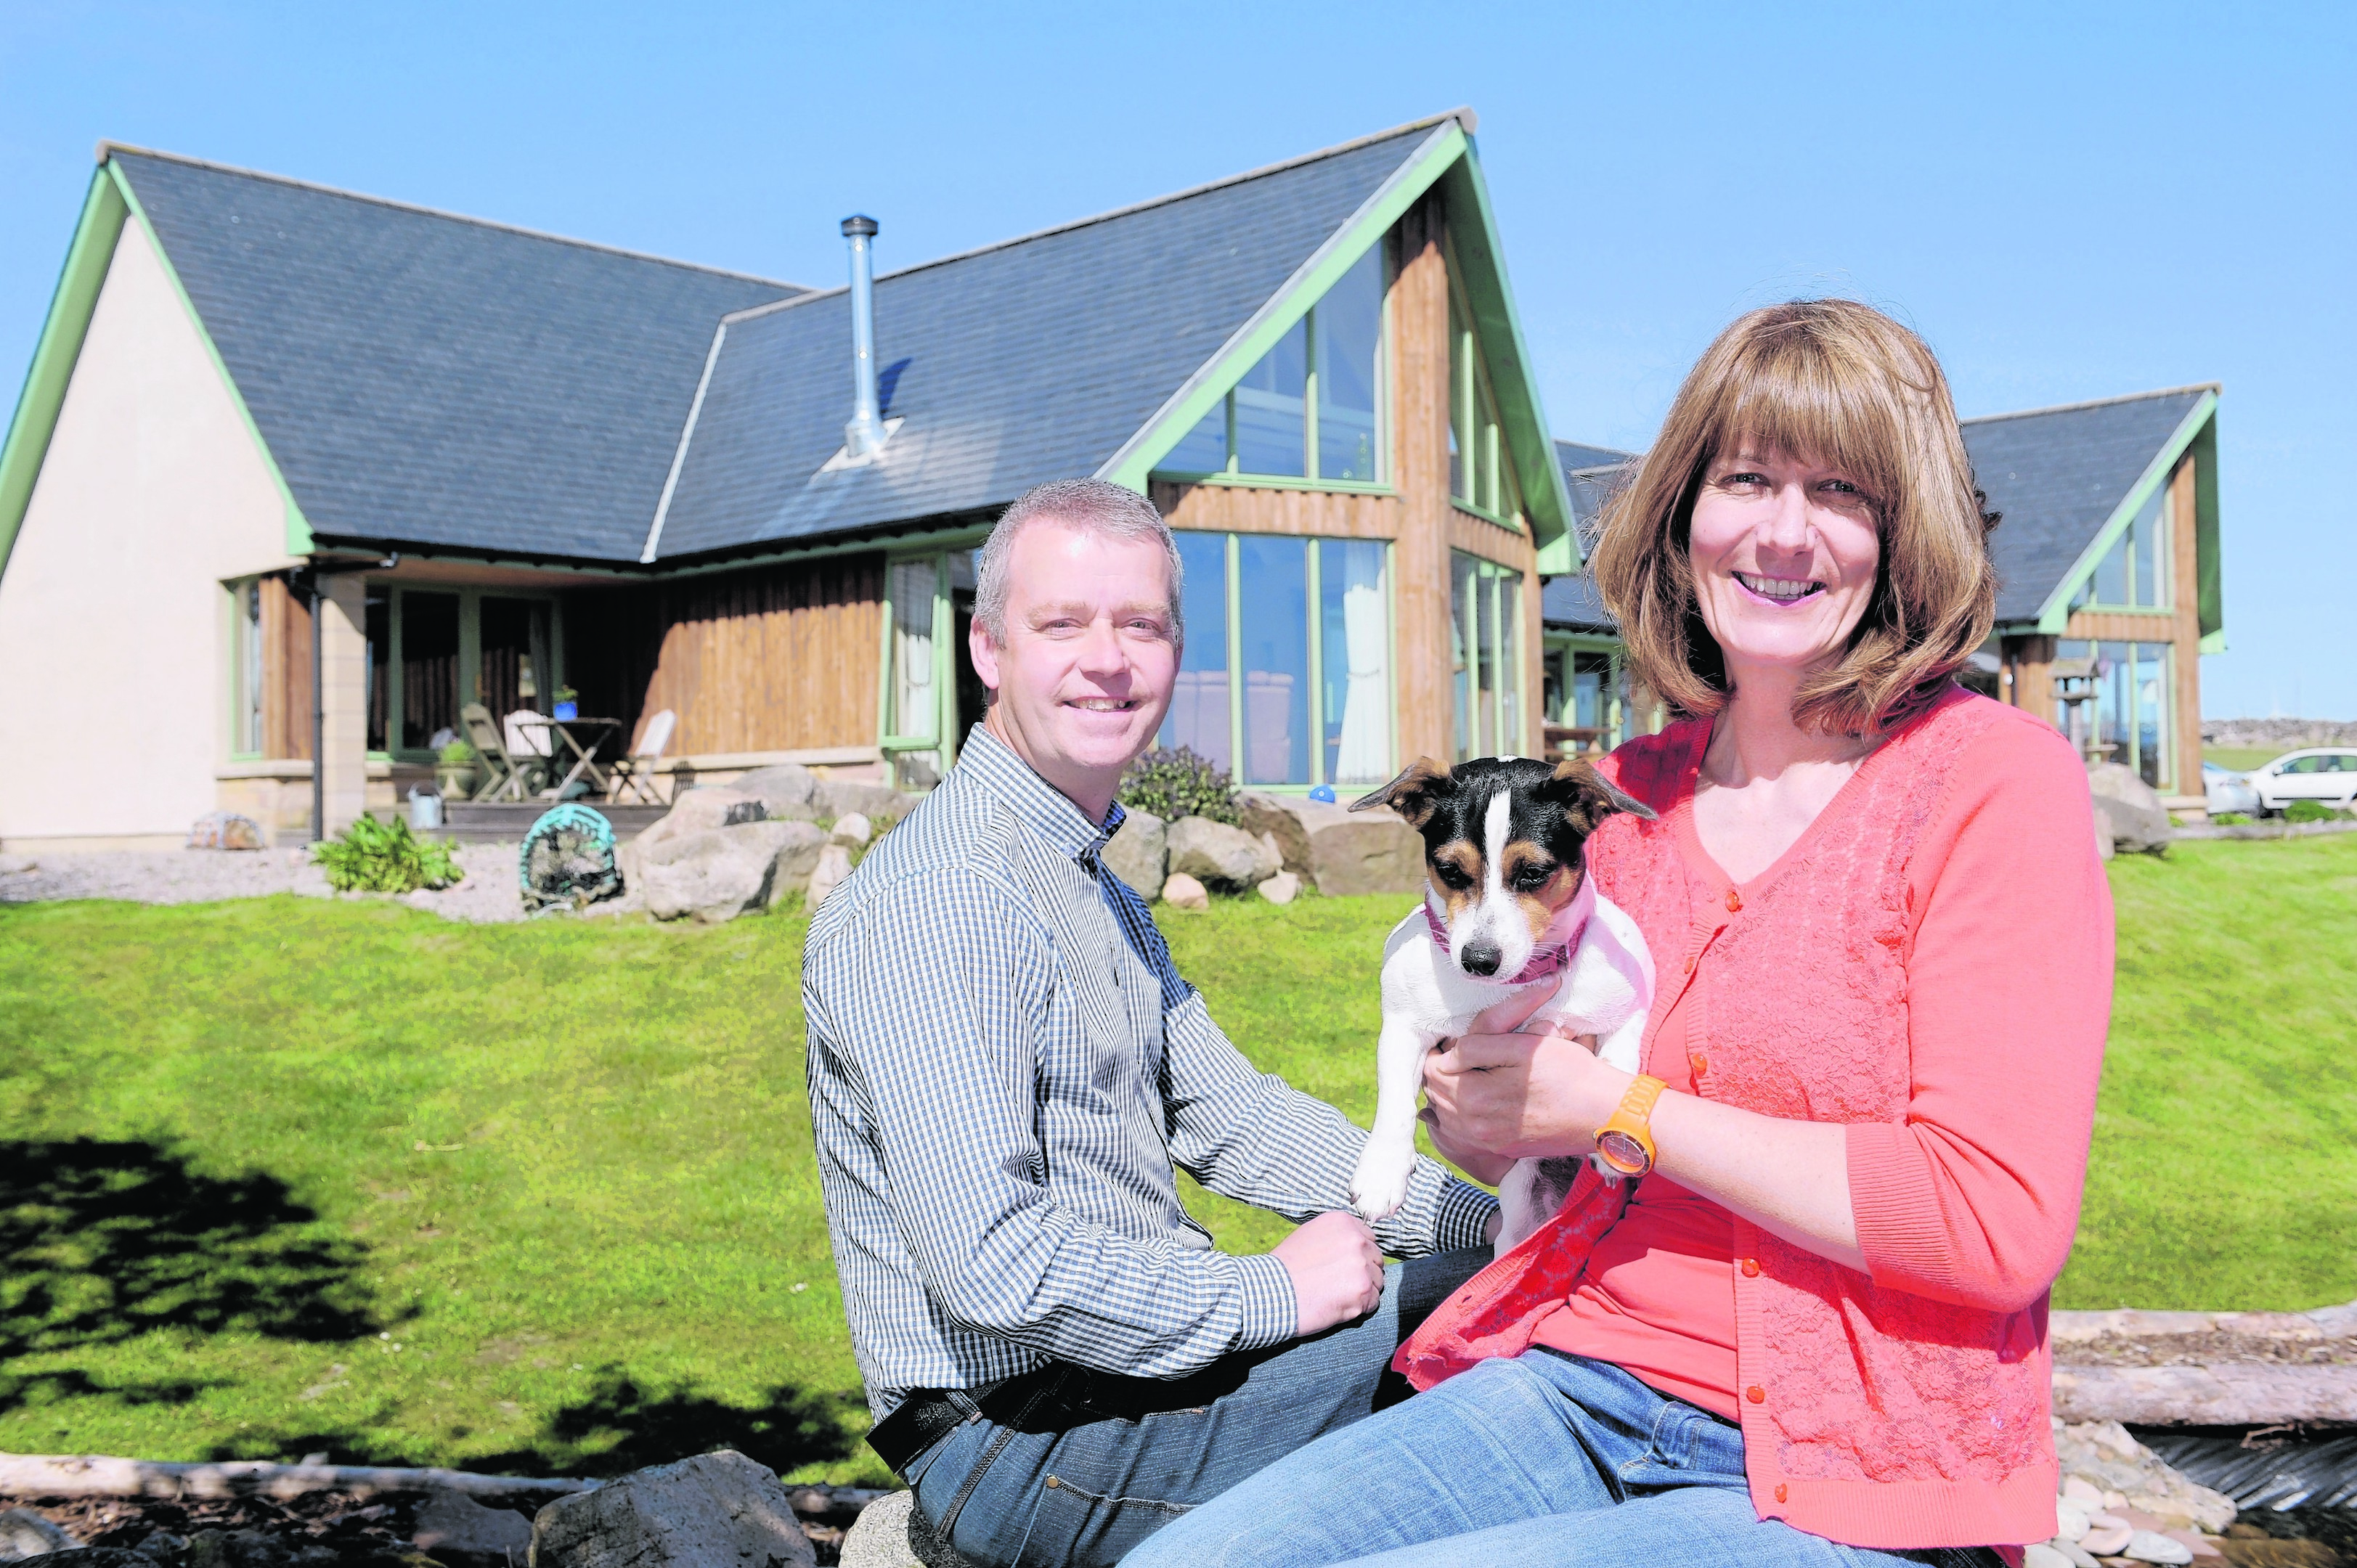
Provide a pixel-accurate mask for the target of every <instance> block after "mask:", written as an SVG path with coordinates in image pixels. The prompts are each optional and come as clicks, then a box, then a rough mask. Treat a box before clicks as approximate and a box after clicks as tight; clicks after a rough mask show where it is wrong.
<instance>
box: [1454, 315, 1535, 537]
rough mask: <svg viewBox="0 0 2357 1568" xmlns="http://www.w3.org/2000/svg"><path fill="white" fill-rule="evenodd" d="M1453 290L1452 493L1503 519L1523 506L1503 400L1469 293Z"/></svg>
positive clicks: (1479, 510) (1470, 504)
mask: <svg viewBox="0 0 2357 1568" xmlns="http://www.w3.org/2000/svg"><path fill="white" fill-rule="evenodd" d="M1455 284H1456V280H1455V278H1454V277H1453V276H1452V277H1451V279H1450V287H1449V290H1448V343H1449V354H1448V492H1449V494H1450V495H1451V496H1453V497H1455V498H1456V499H1457V501H1458V504H1459V505H1462V506H1467V507H1470V508H1471V509H1472V510H1475V511H1478V512H1481V513H1483V514H1485V515H1487V516H1489V517H1492V518H1496V519H1499V520H1501V521H1503V520H1505V519H1508V518H1511V517H1514V516H1516V515H1518V514H1519V513H1520V512H1521V510H1522V499H1521V497H1520V496H1519V495H1518V494H1517V493H1516V491H1515V489H1514V480H1513V466H1512V464H1511V463H1509V462H1507V461H1506V453H1505V434H1504V431H1503V429H1502V428H1501V426H1500V424H1499V423H1498V399H1497V396H1496V394H1495V393H1493V392H1491V389H1490V372H1489V371H1488V369H1487V367H1485V366H1484V365H1483V364H1482V362H1481V345H1480V338H1479V337H1478V336H1477V335H1476V334H1475V332H1474V330H1473V324H1472V318H1471V317H1470V315H1469V312H1468V311H1467V308H1466V306H1465V300H1464V296H1463V295H1461V294H1460V293H1459V292H1458V289H1457V287H1456V286H1455Z"/></svg>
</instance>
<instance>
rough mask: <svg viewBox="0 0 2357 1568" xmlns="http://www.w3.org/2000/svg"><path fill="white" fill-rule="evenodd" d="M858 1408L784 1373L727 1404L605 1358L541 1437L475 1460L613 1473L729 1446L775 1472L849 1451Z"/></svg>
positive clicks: (544, 1470) (851, 1400) (852, 1399)
mask: <svg viewBox="0 0 2357 1568" xmlns="http://www.w3.org/2000/svg"><path fill="white" fill-rule="evenodd" d="M855 1409H856V1410H858V1411H859V1412H860V1413H862V1414H864V1413H865V1406H864V1405H863V1404H862V1403H861V1402H860V1401H859V1399H858V1398H857V1397H856V1395H852V1394H828V1393H813V1392H809V1391H804V1390H802V1389H799V1388H796V1387H795V1386H794V1385H793V1384H791V1383H780V1384H778V1385H777V1386H776V1387H774V1388H771V1389H770V1390H768V1391H765V1392H764V1393H763V1394H762V1395H761V1396H760V1397H759V1398H758V1399H755V1400H753V1401H752V1402H748V1403H745V1404H732V1403H730V1402H728V1401H726V1400H722V1399H716V1398H714V1397H713V1396H711V1395H709V1394H706V1393H702V1392H699V1391H697V1389H696V1387H695V1385H694V1382H693V1381H685V1382H680V1383H675V1384H673V1386H671V1387H670V1388H668V1389H654V1388H651V1387H648V1386H646V1385H644V1384H641V1383H640V1382H639V1381H638V1380H636V1379H634V1378H632V1377H631V1376H630V1374H629V1373H628V1372H625V1371H623V1370H622V1369H620V1368H619V1367H605V1368H601V1369H599V1370H598V1373H597V1381H596V1382H595V1383H594V1384H593V1385H592V1386H591V1388H590V1390H589V1392H588V1393H587V1396H585V1397H584V1398H582V1399H578V1400H576V1401H574V1402H572V1403H570V1404H567V1405H565V1406H564V1407H563V1408H561V1409H559V1410H558V1411H557V1412H555V1413H554V1415H552V1416H550V1417H549V1419H548V1422H547V1424H546V1425H545V1426H544V1428H543V1429H542V1432H541V1436H540V1440H539V1441H538V1442H536V1443H534V1444H532V1445H531V1446H530V1447H528V1448H524V1449H521V1450H518V1451H517V1452H515V1453H513V1454H508V1455H496V1456H492V1457H489V1458H486V1459H484V1460H482V1461H479V1462H478V1463H479V1464H480V1465H481V1466H483V1467H485V1468H490V1469H512V1468H513V1467H514V1466H518V1465H528V1466H540V1467H541V1468H540V1469H539V1470H538V1472H537V1473H539V1474H543V1475H547V1474H562V1475H572V1476H619V1475H622V1474H624V1473H625V1472H627V1471H630V1470H636V1469H639V1468H640V1467H641V1466H647V1465H664V1464H669V1463H670V1462H671V1461H672V1460H673V1459H681V1458H685V1457H686V1456H687V1455H691V1454H705V1453H709V1452H710V1451H711V1450H713V1449H715V1448H734V1449H735V1450H737V1452H738V1453H739V1454H742V1455H745V1456H746V1457H748V1458H749V1459H757V1460H759V1462H760V1463H762V1464H764V1465H767V1466H769V1467H770V1469H772V1470H775V1471H776V1472H778V1474H780V1475H781V1476H782V1475H786V1474H788V1473H790V1472H791V1471H792V1470H794V1469H796V1468H798V1467H799V1466H803V1465H812V1464H823V1463H825V1462H828V1461H832V1460H836V1459H841V1458H844V1457H845V1456H847V1455H849V1454H850V1453H851V1451H852V1449H853V1447H854V1446H855V1445H856V1443H857V1441H858V1439H857V1437H856V1434H855V1433H854V1431H853V1430H852V1429H851V1428H850V1427H849V1426H847V1425H846V1423H845V1417H846V1416H847V1415H849V1414H851V1413H852V1412H853V1411H854V1410H855ZM863 1424H864V1423H863Z"/></svg>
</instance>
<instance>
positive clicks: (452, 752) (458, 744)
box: [434, 740, 475, 768]
mask: <svg viewBox="0 0 2357 1568" xmlns="http://www.w3.org/2000/svg"><path fill="white" fill-rule="evenodd" d="M434 757H435V759H436V761H439V762H447V763H448V764H450V766H451V767H453V768H456V767H458V766H459V765H460V764H462V763H468V762H472V761H474V760H475V748H474V747H473V746H468V744H467V743H466V742H465V741H463V740H454V741H452V742H451V743H450V744H449V745H447V746H444V747H443V748H442V749H441V750H439V751H437V752H436V753H435V754H434Z"/></svg>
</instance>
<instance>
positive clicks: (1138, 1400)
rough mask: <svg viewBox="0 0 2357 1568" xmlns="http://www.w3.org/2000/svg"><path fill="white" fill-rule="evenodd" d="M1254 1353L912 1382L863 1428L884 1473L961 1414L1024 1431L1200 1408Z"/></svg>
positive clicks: (1240, 1375)
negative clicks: (1184, 1367)
mask: <svg viewBox="0 0 2357 1568" xmlns="http://www.w3.org/2000/svg"><path fill="white" fill-rule="evenodd" d="M1259 1359H1261V1358H1260V1357H1259V1356H1258V1355H1253V1356H1240V1357H1236V1356H1232V1357H1228V1358H1225V1359H1222V1360H1221V1361H1218V1362H1215V1363H1213V1364H1212V1365H1211V1366H1209V1367H1206V1368H1204V1369H1202V1370H1200V1371H1199V1372H1194V1373H1190V1374H1189V1375H1188V1376H1186V1377H1183V1378H1168V1379H1166V1378H1137V1377H1125V1376H1122V1375H1121V1374H1119V1373H1114V1372H1099V1371H1092V1370H1091V1369H1089V1368H1086V1367H1078V1366H1074V1365H1073V1364H1071V1362H1069V1361H1050V1362H1049V1363H1048V1365H1046V1366H1044V1367H1037V1368H1034V1369H1032V1370H1030V1371H1028V1372H1018V1373H1017V1374H1016V1375H1015V1376H1014V1377H1011V1378H1007V1379H1005V1380H1001V1381H999V1382H996V1383H985V1384H982V1385H981V1386H980V1387H978V1388H971V1389H917V1390H913V1391H910V1393H909V1397H908V1398H907V1399H906V1400H904V1401H902V1402H901V1404H900V1407H899V1409H898V1410H895V1411H894V1412H892V1413H891V1414H889V1415H888V1416H886V1417H885V1418H884V1419H883V1420H882V1421H880V1422H878V1423H876V1426H875V1428H874V1429H873V1430H872V1431H870V1432H869V1433H868V1434H867V1445H868V1446H869V1447H870V1448H873V1449H875V1450H876V1452H877V1455H879V1456H881V1457H882V1459H883V1461H884V1463H885V1464H887V1465H889V1466H891V1467H892V1473H893V1474H894V1475H896V1476H899V1477H901V1479H903V1480H906V1479H907V1478H908V1474H907V1466H909V1464H910V1463H911V1462H912V1461H914V1460H915V1459H916V1458H917V1457H918V1456H919V1455H921V1454H923V1453H924V1451H925V1450H926V1449H928V1448H931V1446H932V1445H933V1444H936V1443H939V1442H940V1441H941V1440H942V1438H944V1437H947V1436H948V1435H949V1434H951V1433H952V1432H955V1431H956V1430H957V1429H958V1428H959V1427H961V1426H963V1425H964V1424H965V1423H967V1422H969V1421H978V1420H987V1421H990V1422H993V1423H996V1424H997V1425H1000V1426H1014V1427H1018V1428H1020V1429H1021V1430H1023V1431H1026V1432H1061V1431H1064V1430H1067V1429H1068V1428H1070V1427H1073V1426H1079V1425H1084V1424H1086V1423H1089V1422H1092V1421H1105V1420H1115V1421H1136V1420H1139V1419H1141V1418H1143V1417H1145V1416H1146V1415H1148V1414H1150V1413H1152V1412H1156V1411H1167V1410H1189V1409H1201V1408H1203V1407H1206V1406H1209V1405H1210V1404H1211V1403H1212V1402H1215V1401H1217V1400H1219V1399H1222V1398H1223V1397H1224V1396H1226V1395H1228V1394H1231V1393H1233V1392H1234V1391H1236V1390H1237V1389H1239V1388H1241V1387H1243V1381H1244V1379H1245V1378H1246V1377H1247V1376H1248V1375H1249V1374H1250V1372H1251V1370H1252V1367H1253V1364H1254V1362H1256V1361H1257V1360H1259Z"/></svg>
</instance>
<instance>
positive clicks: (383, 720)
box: [362, 588, 393, 751]
mask: <svg viewBox="0 0 2357 1568" xmlns="http://www.w3.org/2000/svg"><path fill="white" fill-rule="evenodd" d="M362 618H363V620H364V622H365V624H366V627H367V632H368V704H367V706H368V748H369V749H370V750H371V751H383V750H385V749H387V748H388V747H389V746H391V744H392V741H391V738H390V730H389V728H388V725H387V720H388V718H389V716H390V709H391V706H392V703H391V696H392V685H393V683H392V682H390V681H389V680H387V679H386V676H387V675H388V674H390V673H391V660H392V658H393V605H392V603H391V601H390V600H389V598H388V597H387V596H386V593H385V591H384V590H383V589H382V588H371V589H370V590H368V599H367V604H366V607H365V608H364V609H363V611H362Z"/></svg>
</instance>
